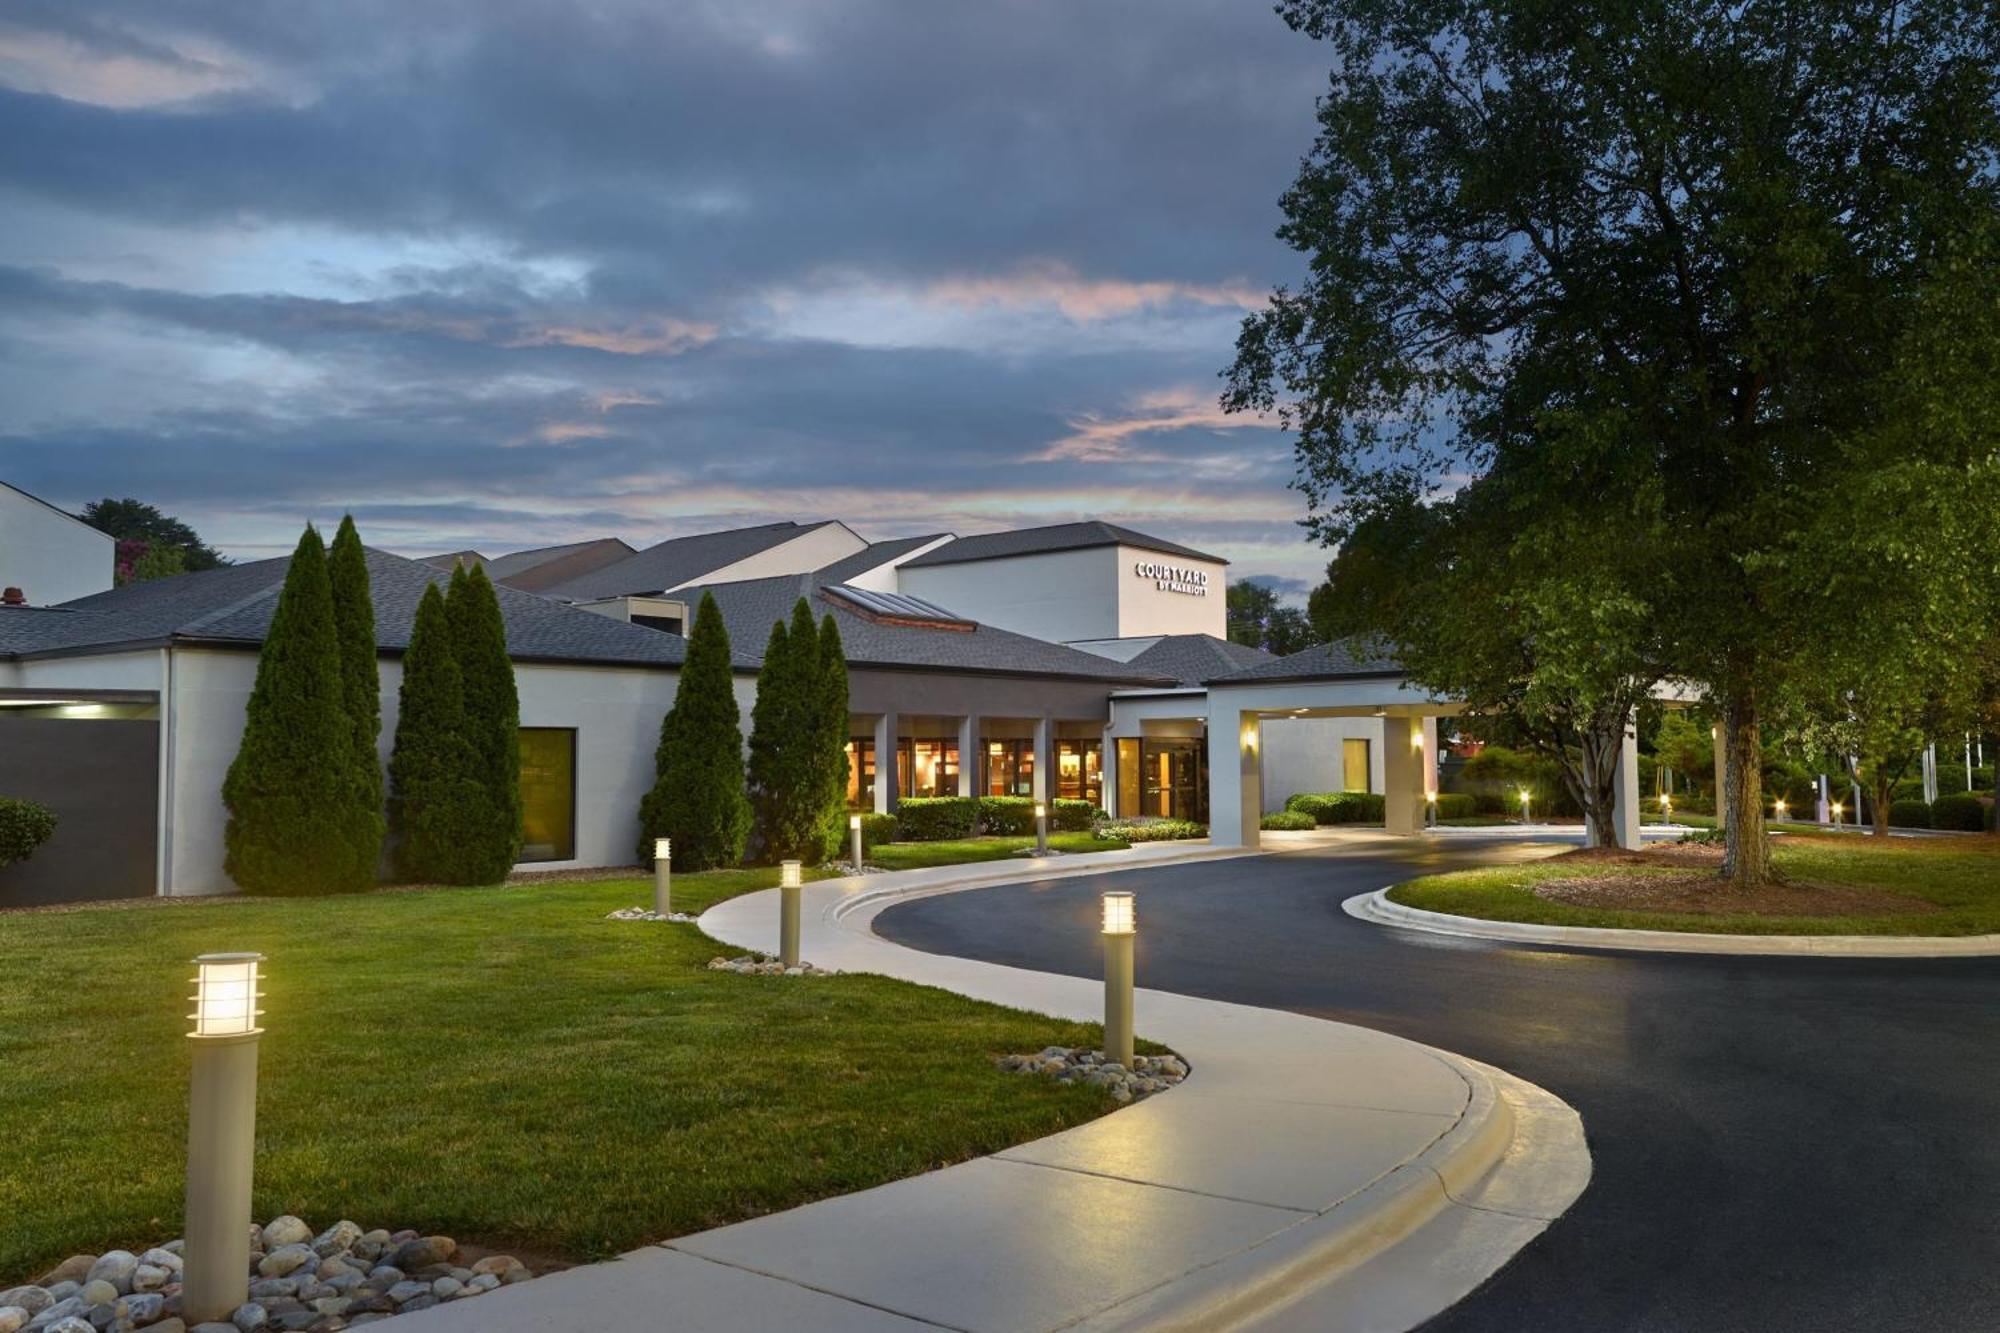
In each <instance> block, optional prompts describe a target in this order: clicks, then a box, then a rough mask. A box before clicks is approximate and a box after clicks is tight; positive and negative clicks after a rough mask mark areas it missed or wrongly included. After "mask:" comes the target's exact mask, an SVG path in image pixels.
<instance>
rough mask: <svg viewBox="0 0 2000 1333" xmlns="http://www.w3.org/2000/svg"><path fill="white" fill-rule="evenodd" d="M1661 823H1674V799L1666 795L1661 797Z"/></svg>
mask: <svg viewBox="0 0 2000 1333" xmlns="http://www.w3.org/2000/svg"><path fill="white" fill-rule="evenodd" d="M1660 822H1661V823H1662V824H1671V823H1673V822H1674V798H1673V797H1671V796H1668V795H1665V794H1664V793H1663V794H1662V795H1661V796H1660Z"/></svg>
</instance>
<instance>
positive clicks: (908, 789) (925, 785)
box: [896, 736, 958, 796]
mask: <svg viewBox="0 0 2000 1333" xmlns="http://www.w3.org/2000/svg"><path fill="white" fill-rule="evenodd" d="M896 793H897V795H899V796H956V795H958V742H957V741H956V740H955V739H948V738H945V737H935V736H933V737H914V738H911V739H909V740H904V741H900V742H898V743H897V746H896Z"/></svg>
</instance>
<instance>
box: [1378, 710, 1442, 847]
mask: <svg viewBox="0 0 2000 1333" xmlns="http://www.w3.org/2000/svg"><path fill="white" fill-rule="evenodd" d="M1436 748H1437V724H1436V723H1435V722H1433V721H1431V720H1430V719H1428V718H1421V717H1385V718H1383V719H1382V822H1383V825H1384V827H1386V828H1387V829H1388V831H1389V832H1391V833H1396V834H1402V835H1404V836H1409V835H1412V834H1417V833H1422V832H1423V831H1424V818H1425V814H1426V806H1427V805H1428V804H1429V802H1428V801H1426V800H1425V797H1426V796H1427V795H1428V794H1429V793H1430V791H1431V788H1432V784H1434V783H1435V782H1436V781H1437V779H1436V777H1435V773H1436V768H1435V766H1434V764H1433V759H1432V756H1433V753H1434V751H1435V750H1436Z"/></svg>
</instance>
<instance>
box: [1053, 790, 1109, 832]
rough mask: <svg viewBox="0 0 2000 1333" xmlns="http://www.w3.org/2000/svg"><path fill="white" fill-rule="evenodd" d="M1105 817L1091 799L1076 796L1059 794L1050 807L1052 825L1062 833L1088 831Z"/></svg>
mask: <svg viewBox="0 0 2000 1333" xmlns="http://www.w3.org/2000/svg"><path fill="white" fill-rule="evenodd" d="M1102 818H1104V812H1103V811H1102V810H1100V809H1098V808H1097V807H1096V806H1095V805H1092V804H1091V803H1090V802H1089V801H1079V800H1077V799H1076V798H1075V797H1074V796H1058V797H1056V802H1055V804H1054V805H1053V806H1051V807H1050V808H1049V820H1050V823H1051V825H1052V826H1053V827H1054V828H1055V829H1056V830H1057V831H1059V832H1062V833H1088V832H1090V830H1091V829H1093V828H1095V827H1097V821H1098V820H1100V819H1102Z"/></svg>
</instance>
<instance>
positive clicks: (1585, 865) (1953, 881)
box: [1389, 826, 2000, 935]
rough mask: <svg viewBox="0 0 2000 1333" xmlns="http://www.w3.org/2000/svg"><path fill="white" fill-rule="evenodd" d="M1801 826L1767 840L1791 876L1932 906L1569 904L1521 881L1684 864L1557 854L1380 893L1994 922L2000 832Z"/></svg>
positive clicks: (1941, 928)
mask: <svg viewBox="0 0 2000 1333" xmlns="http://www.w3.org/2000/svg"><path fill="white" fill-rule="evenodd" d="M1803 827H1805V826H1802V828H1801V831H1798V832H1793V833H1788V834H1787V835H1786V836H1785V837H1783V838H1779V839H1776V840H1774V841H1773V843H1772V850H1771V855H1772V858H1773V860H1774V862H1775V863H1776V865H1777V866H1778V868H1779V869H1780V870H1781V871H1783V872H1784V873H1785V874H1786V875H1788V876H1790V877H1791V878H1792V879H1795V880H1798V881H1800V882H1802V883H1816V884H1830V885H1840V886H1846V887H1853V888H1870V889H1878V890H1882V891H1885V892H1889V893H1895V894H1900V895H1907V896H1909V897H1913V898H1919V899H1922V900H1923V901H1925V902H1929V903H1934V904H1936V905H1937V907H1938V908H1939V909H1940V910H1938V911H1936V912H1930V913H1926V914H1923V915H1895V916H1881V915H1876V916H1810V917H1803V916H1791V917H1786V916H1764V915H1753V914H1747V913H1746V914H1723V913H1717V914H1713V915H1710V914H1700V913H1686V912H1679V913H1675V912H1635V911H1615V910H1609V909H1603V908H1589V907H1574V906H1570V905H1568V904H1564V903H1556V902H1550V901H1548V900H1547V899H1544V898H1541V897H1538V896H1536V895H1535V893H1534V892H1533V891H1532V889H1531V887H1530V886H1531V885H1534V884H1536V883H1539V882H1541V881H1544V880H1548V879H1554V878H1563V877H1576V876H1586V875H1587V876H1603V875H1606V874H1617V875H1667V874H1686V873H1687V869H1686V867H1672V868H1669V867H1654V866H1637V865H1632V866H1628V865H1618V866H1611V865H1605V864H1602V863H1597V862H1587V861H1561V860H1555V861H1544V862H1534V863H1529V864H1526V865H1514V866H1504V867H1495V868H1492V869H1486V870H1462V871H1458V872H1456V873H1453V874H1448V875H1431V876H1427V877H1425V878H1423V879H1415V880H1411V881H1409V882H1408V883H1406V884H1400V885H1397V886H1396V887H1395V888H1394V889H1391V890H1390V892H1389V899H1390V901H1392V902H1397V903H1402V904H1404V905H1405V906H1409V907H1419V908H1423V909H1425V910H1427V911H1432V912H1448V913H1451V914H1452V915H1454V916H1469V917H1478V918H1481V919H1483V920H1488V921H1527V922H1534V923H1538V924H1542V925H1552V926H1607V927H1614V928H1622V929H1630V930H1675V931H1710V932H1715V933H1719V934H1732V935H1984V934H1988V933H1992V932H1996V931H2000V840H1996V839H1993V838H1991V837H1986V836H1983V835H1977V834H1973V835H1967V836H1965V837H1959V838H1926V839H1921V840H1919V839H1884V840H1881V841H1877V840H1875V839H1871V838H1860V837H1856V836H1855V835H1853V834H1846V835H1833V834H1820V833H1808V832H1804V831H1803Z"/></svg>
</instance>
